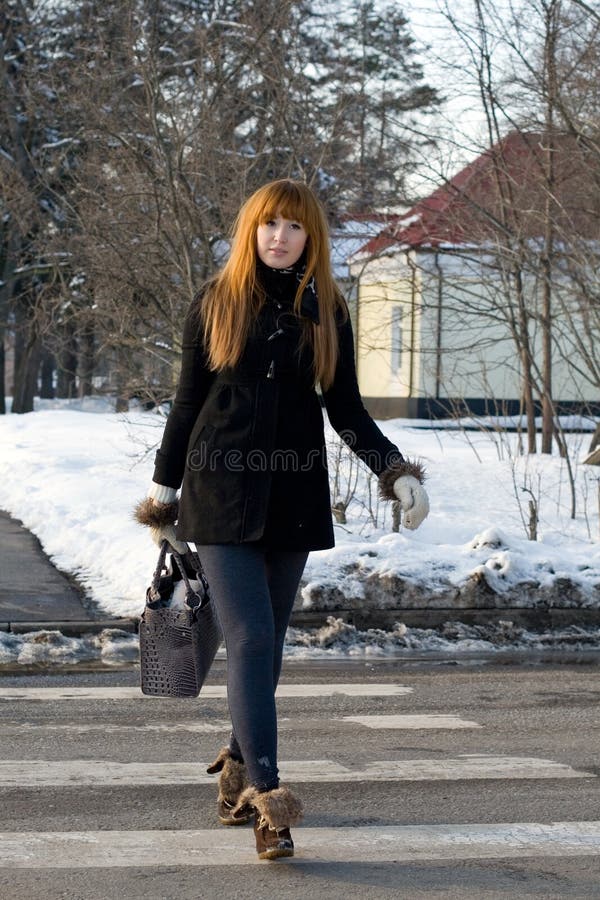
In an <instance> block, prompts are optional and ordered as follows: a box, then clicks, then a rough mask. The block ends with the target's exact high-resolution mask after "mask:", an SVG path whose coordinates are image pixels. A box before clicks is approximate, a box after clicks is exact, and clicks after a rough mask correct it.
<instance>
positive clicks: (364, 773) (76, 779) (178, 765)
mask: <svg viewBox="0 0 600 900" xmlns="http://www.w3.org/2000/svg"><path fill="white" fill-rule="evenodd" d="M207 765H208V762H192V763H185V762H145V763H140V762H128V763H122V762H114V761H113V760H106V759H68V760H44V759H28V760H0V786H2V787H74V786H76V785H96V786H100V787H108V786H114V785H151V784H152V785H157V784H179V785H181V784H212V783H213V781H214V776H213V775H207V774H206V766H207ZM280 768H281V775H282V778H283V779H285V780H286V781H291V782H297V783H301V782H306V783H308V782H338V781H339V782H343V781H353V782H356V781H368V782H373V781H459V780H462V779H491V778H497V779H522V778H596V777H597V776H596V775H594V774H593V773H591V772H584V771H577V770H575V769H572V768H571V767H570V766H568V765H565V764H564V763H558V762H554V761H553V760H548V759H534V758H529V757H518V756H483V755H461V756H458V757H456V758H454V759H403V760H377V761H373V762H370V763H367V764H366V765H364V766H362V767H361V766H357V767H355V768H350V767H349V766H344V765H342V764H341V763H338V762H335V761H333V760H329V759H304V760H294V761H288V762H282V763H281V766H280Z"/></svg>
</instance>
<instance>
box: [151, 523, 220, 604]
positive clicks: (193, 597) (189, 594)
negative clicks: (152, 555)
mask: <svg viewBox="0 0 600 900" xmlns="http://www.w3.org/2000/svg"><path fill="white" fill-rule="evenodd" d="M162 544H163V545H166V546H167V548H168V549H169V550H170V553H171V556H172V558H173V559H174V560H175V564H176V566H177V568H178V569H179V571H180V573H181V577H182V579H183V582H184V584H185V602H186V605H187V606H189V608H190V609H194V610H195V609H202V607H203V606H205V605H206V604H207V603H208V602H209V601H210V596H209V592H208V581H207V580H206V575H205V574H204V569H203V568H202V564H201V562H200V558H199V556H198V554H197V553H193V552H190V556H191V557H192V565H193V566H194V571H195V573H196V575H197V576H198V581H200V582H201V584H202V594H200V593H198V591H195V590H194V588H193V587H192V585H191V584H190V579H189V578H188V574H187V572H186V571H185V564H184V562H183V559H182V557H181V555H180V554H179V553H178V552H177V551H176V550H174V549H173V547H171V546H170V545H169V543H168V541H166V540H164V541H163V542H162ZM161 549H162V548H161ZM165 552H166V550H165Z"/></svg>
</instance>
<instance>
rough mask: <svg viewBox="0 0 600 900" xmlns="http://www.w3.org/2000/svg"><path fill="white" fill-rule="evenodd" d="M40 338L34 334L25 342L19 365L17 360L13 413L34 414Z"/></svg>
mask: <svg viewBox="0 0 600 900" xmlns="http://www.w3.org/2000/svg"><path fill="white" fill-rule="evenodd" d="M40 349H41V343H40V340H39V338H38V337H37V336H36V335H35V334H34V333H33V329H32V333H31V334H30V335H29V336H28V339H27V340H26V341H24V342H23V346H22V347H21V352H20V353H19V359H18V363H17V360H16V359H15V388H14V392H13V404H12V412H13V413H19V414H20V413H28V412H33V400H34V397H35V394H36V390H37V379H38V371H39V368H40Z"/></svg>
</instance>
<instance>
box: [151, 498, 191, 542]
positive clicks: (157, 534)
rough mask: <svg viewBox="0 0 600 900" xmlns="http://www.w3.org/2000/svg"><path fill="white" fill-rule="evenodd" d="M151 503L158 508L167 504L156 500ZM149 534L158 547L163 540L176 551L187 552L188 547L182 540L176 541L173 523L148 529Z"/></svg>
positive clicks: (162, 507)
mask: <svg viewBox="0 0 600 900" xmlns="http://www.w3.org/2000/svg"><path fill="white" fill-rule="evenodd" d="M152 504H153V505H154V506H156V507H157V508H158V509H164V508H165V507H166V506H168V505H169V504H168V503H160V502H159V501H158V500H153V501H152ZM150 534H151V536H152V540H153V541H154V543H155V544H156V545H157V546H158V547H160V545H161V544H162V542H163V541H167V542H168V543H169V544H170V545H171V547H172V548H173V550H175V552H176V553H181V554H183V553H187V552H188V550H189V547H188V545H187V544H186V543H184V542H183V541H178V540H177V538H176V537H175V526H174V525H171V524H169V525H160V526H156V527H154V528H151V529H150Z"/></svg>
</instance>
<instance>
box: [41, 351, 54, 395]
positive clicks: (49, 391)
mask: <svg viewBox="0 0 600 900" xmlns="http://www.w3.org/2000/svg"><path fill="white" fill-rule="evenodd" d="M55 366H56V363H55V361H54V356H53V354H52V353H51V352H50V351H49V350H42V364H41V368H40V397H41V399H42V400H54V369H55Z"/></svg>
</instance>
